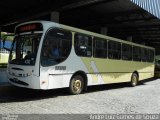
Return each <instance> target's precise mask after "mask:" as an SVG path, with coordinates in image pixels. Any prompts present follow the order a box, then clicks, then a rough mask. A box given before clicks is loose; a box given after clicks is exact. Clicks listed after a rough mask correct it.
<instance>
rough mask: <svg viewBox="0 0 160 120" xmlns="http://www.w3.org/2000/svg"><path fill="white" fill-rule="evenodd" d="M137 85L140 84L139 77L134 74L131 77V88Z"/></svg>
mask: <svg viewBox="0 0 160 120" xmlns="http://www.w3.org/2000/svg"><path fill="white" fill-rule="evenodd" d="M137 84H138V75H137V74H136V73H133V74H132V77H131V86H132V87H135V86H136V85H137Z"/></svg>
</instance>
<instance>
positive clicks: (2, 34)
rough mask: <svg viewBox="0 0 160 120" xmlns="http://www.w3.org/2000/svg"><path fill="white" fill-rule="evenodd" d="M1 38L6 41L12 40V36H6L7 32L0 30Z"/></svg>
mask: <svg viewBox="0 0 160 120" xmlns="http://www.w3.org/2000/svg"><path fill="white" fill-rule="evenodd" d="M1 38H2V40H4V39H5V40H8V41H13V38H14V36H7V33H4V32H1Z"/></svg>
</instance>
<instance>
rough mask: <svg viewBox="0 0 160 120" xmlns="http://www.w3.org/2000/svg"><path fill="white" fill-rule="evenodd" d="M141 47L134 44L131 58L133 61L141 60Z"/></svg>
mask: <svg viewBox="0 0 160 120" xmlns="http://www.w3.org/2000/svg"><path fill="white" fill-rule="evenodd" d="M141 59H142V58H141V48H140V47H137V46H134V47H133V60H134V61H141Z"/></svg>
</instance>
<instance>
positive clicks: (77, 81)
mask: <svg viewBox="0 0 160 120" xmlns="http://www.w3.org/2000/svg"><path fill="white" fill-rule="evenodd" d="M83 88H84V79H83V77H82V76H80V75H75V76H73V77H72V79H71V81H70V86H69V92H70V93H71V94H73V95H76V94H80V93H82V91H83Z"/></svg>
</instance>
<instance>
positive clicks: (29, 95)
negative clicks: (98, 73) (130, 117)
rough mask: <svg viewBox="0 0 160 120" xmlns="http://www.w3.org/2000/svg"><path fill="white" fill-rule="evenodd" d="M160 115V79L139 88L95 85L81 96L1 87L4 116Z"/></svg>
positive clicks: (0, 106) (121, 84)
mask: <svg viewBox="0 0 160 120" xmlns="http://www.w3.org/2000/svg"><path fill="white" fill-rule="evenodd" d="M10 113H12V114H63V113H65V114H72V113H74V114H92V113H95V114H97V113H101V114H126V113H127V114H135V113H136V114H138V113H141V114H143V113H149V114H153V113H160V79H148V80H145V81H143V82H142V83H141V84H140V85H138V86H136V87H130V86H129V85H128V83H120V84H110V85H100V86H92V87H89V88H88V91H87V92H86V93H84V94H80V95H69V94H68V92H67V90H66V89H57V90H47V91H41V90H31V89H25V88H19V87H14V86H0V114H10Z"/></svg>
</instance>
